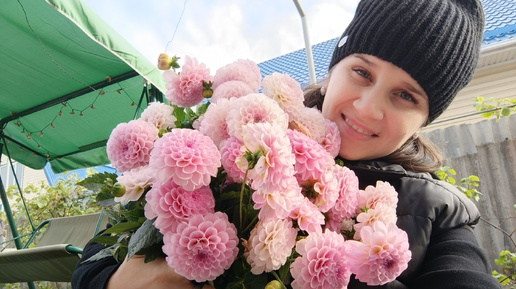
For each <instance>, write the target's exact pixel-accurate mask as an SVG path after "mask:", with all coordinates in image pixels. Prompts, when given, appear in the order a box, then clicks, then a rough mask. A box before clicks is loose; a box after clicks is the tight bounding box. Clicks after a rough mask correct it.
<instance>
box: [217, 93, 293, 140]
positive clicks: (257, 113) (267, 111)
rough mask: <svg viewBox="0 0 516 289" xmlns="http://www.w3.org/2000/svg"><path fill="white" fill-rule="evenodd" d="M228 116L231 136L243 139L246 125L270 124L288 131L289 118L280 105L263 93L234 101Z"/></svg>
mask: <svg viewBox="0 0 516 289" xmlns="http://www.w3.org/2000/svg"><path fill="white" fill-rule="evenodd" d="M230 102H231V107H230V108H229V112H228V116H227V119H226V121H227V125H228V132H229V135H230V136H235V137H237V138H239V139H242V135H243V132H242V128H243V126H244V125H246V124H252V123H270V124H272V125H274V126H277V127H279V128H281V130H282V131H283V134H284V132H285V131H287V127H288V116H287V114H286V113H285V112H284V111H283V110H282V109H281V108H280V107H279V105H278V103H276V102H275V101H274V100H272V99H270V98H268V97H267V96H265V95H264V94H261V93H252V94H248V95H245V96H242V97H240V98H237V99H233V100H232V101H230Z"/></svg>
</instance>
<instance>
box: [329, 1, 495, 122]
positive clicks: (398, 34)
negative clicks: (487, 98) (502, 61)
mask: <svg viewBox="0 0 516 289" xmlns="http://www.w3.org/2000/svg"><path fill="white" fill-rule="evenodd" d="M484 22H485V19H484V13H483V9H482V5H481V3H480V1H479V0H362V1H360V3H359V4H358V7H357V10H356V13H355V17H354V18H353V20H352V21H351V23H350V24H349V26H348V28H347V29H346V31H344V34H342V36H341V38H340V39H339V42H338V43H337V46H336V47H335V50H334V52H333V56H332V59H331V62H330V65H329V68H328V69H331V68H332V67H333V66H334V65H335V64H337V63H338V62H339V61H340V60H341V59H343V58H344V57H346V56H348V55H350V54H354V53H363V54H369V55H373V56H376V57H379V58H381V59H383V60H385V61H388V62H391V63H393V64H394V65H396V66H398V67H400V68H402V69H403V70H405V71H406V72H407V73H408V74H410V75H411V76H412V78H414V79H415V80H416V81H417V82H418V83H419V85H421V87H422V88H423V89H424V90H425V92H426V94H427V95H428V98H429V113H428V122H427V124H428V123H430V122H432V121H433V120H435V119H436V118H437V117H438V116H439V115H440V114H441V113H442V112H443V111H444V110H445V109H446V108H447V107H448V105H450V103H451V101H452V100H453V98H454V97H455V95H456V94H457V92H458V91H459V90H460V89H462V88H463V87H464V86H466V84H468V83H469V81H470V80H471V77H472V76H473V73H474V71H475V68H476V65H477V62H478V58H479V54H480V45H481V43H482V35H483V32H484Z"/></svg>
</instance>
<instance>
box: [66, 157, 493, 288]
mask: <svg viewBox="0 0 516 289" xmlns="http://www.w3.org/2000/svg"><path fill="white" fill-rule="evenodd" d="M346 165H347V166H348V167H349V168H350V169H352V170H353V171H354V172H355V173H356V175H357V176H358V178H359V181H360V187H361V188H362V189H363V188H365V187H366V186H367V185H375V184H376V182H377V181H378V180H380V181H387V182H389V183H390V184H391V185H392V186H394V187H395V188H396V190H397V192H398V206H397V216H398V221H397V225H398V227H400V228H401V229H403V230H404V231H405V232H407V234H408V237H409V243H410V250H411V252H412V259H411V261H410V263H409V266H408V268H407V270H405V271H404V272H403V273H402V274H401V276H400V277H399V278H398V279H397V280H396V281H394V282H391V283H388V284H386V285H383V286H377V287H375V288H385V289H406V288H410V289H477V288H478V289H491V288H495V289H496V288H502V287H501V285H500V284H499V283H498V281H496V279H495V278H494V277H492V276H491V275H490V273H489V265H488V264H489V263H488V262H487V260H486V258H485V256H484V252H483V251H482V249H481V248H480V247H479V245H478V243H477V241H476V239H475V236H474V235H473V231H472V227H473V226H474V225H475V224H476V223H477V222H478V220H479V218H480V214H479V212H478V210H477V208H476V206H475V205H474V204H473V202H472V201H470V200H469V199H467V198H466V197H465V196H464V195H463V194H462V193H461V192H459V191H458V190H457V189H456V188H455V187H453V186H452V185H449V184H448V183H445V182H442V181H439V180H437V178H436V177H435V178H434V177H433V176H432V175H431V174H428V173H415V172H410V171H406V170H405V169H403V168H402V167H401V166H399V165H390V164H387V163H385V162H381V161H372V162H357V163H347V164H346ZM102 248H103V247H102V245H99V244H89V245H87V246H86V248H85V252H84V257H83V259H87V258H88V257H90V256H92V255H94V254H95V253H96V252H97V251H99V250H100V249H102ZM117 267H118V265H117V263H116V261H115V260H114V259H111V258H107V259H103V260H100V261H97V262H89V263H82V264H81V263H79V264H78V265H77V268H76V271H75V272H74V275H73V280H72V286H73V288H74V289H94V288H95V289H97V288H98V289H102V288H104V285H105V283H106V282H107V279H108V278H109V276H110V275H111V273H112V272H113V271H114V270H115V269H116V268H117ZM359 288H371V287H368V286H367V285H366V284H363V283H360V282H358V281H357V280H352V281H351V282H350V284H349V285H348V289H359Z"/></svg>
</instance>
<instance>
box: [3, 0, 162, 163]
mask: <svg viewBox="0 0 516 289" xmlns="http://www.w3.org/2000/svg"><path fill="white" fill-rule="evenodd" d="M156 57H157V56H156ZM145 84H147V85H146V86H145ZM151 87H156V88H157V89H151ZM160 91H161V92H164V91H165V90H164V83H163V80H162V74H161V72H160V71H159V70H158V69H157V68H156V66H155V64H154V63H150V61H148V60H147V59H146V58H145V57H144V56H142V55H141V54H140V53H138V52H137V51H136V50H135V49H134V48H133V47H131V45H129V44H128V43H127V42H126V41H125V40H124V39H123V38H121V37H120V36H119V35H118V34H117V33H115V32H114V31H113V30H112V29H111V28H110V27H109V26H107V25H106V23H105V22H104V21H103V20H102V19H100V18H99V17H98V16H96V15H95V14H94V13H93V12H92V11H91V10H90V9H89V8H88V7H86V6H84V4H83V3H81V2H80V1H79V0H48V1H44V0H3V1H2V2H1V3H0V136H1V137H2V138H3V140H2V143H1V144H0V147H2V153H3V154H7V150H8V151H9V153H10V155H11V157H12V158H13V159H14V160H16V161H18V162H20V163H22V164H24V165H26V166H28V167H31V168H33V169H42V168H43V167H44V166H45V164H46V163H47V162H50V164H51V167H52V170H53V171H54V172H56V173H57V172H63V171H66V170H72V169H76V168H81V167H90V166H95V165H100V164H106V163H109V160H108V159H107V157H106V153H105V143H106V140H107V139H108V137H109V134H110V132H111V130H112V129H113V128H114V127H115V126H116V125H117V124H118V123H121V122H127V121H129V120H131V119H133V118H134V116H135V114H136V113H138V112H141V110H140V111H137V106H138V104H139V102H140V99H141V97H142V96H144V97H143V102H142V107H145V106H146V102H147V96H148V98H149V99H150V100H152V99H153V98H154V97H158V98H159V96H160V95H161V93H160ZM144 92H146V93H147V94H145V93H144ZM4 144H6V145H4Z"/></svg>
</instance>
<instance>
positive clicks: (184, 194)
mask: <svg viewBox="0 0 516 289" xmlns="http://www.w3.org/2000/svg"><path fill="white" fill-rule="evenodd" d="M145 199H146V201H147V204H148V205H149V206H150V209H151V212H154V214H155V215H156V216H157V219H156V221H155V222H154V226H155V227H156V228H158V229H159V230H160V231H162V232H166V231H168V230H169V229H170V228H173V227H174V226H175V225H176V224H175V223H174V222H175V221H177V222H184V221H186V220H188V219H189V218H190V217H191V216H193V215H196V214H207V213H213V212H214V208H215V198H214V197H213V193H212V192H211V189H210V188H209V187H208V186H203V187H200V188H198V189H196V190H193V191H186V190H185V189H183V188H182V187H181V186H179V185H177V184H176V183H174V182H173V181H172V179H169V180H168V181H167V182H166V183H164V184H162V185H160V184H158V183H155V184H154V186H153V187H152V189H151V190H150V191H148V192H147V195H146V196H145ZM146 210H147V208H146ZM150 216H152V213H151V214H150Z"/></svg>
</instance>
